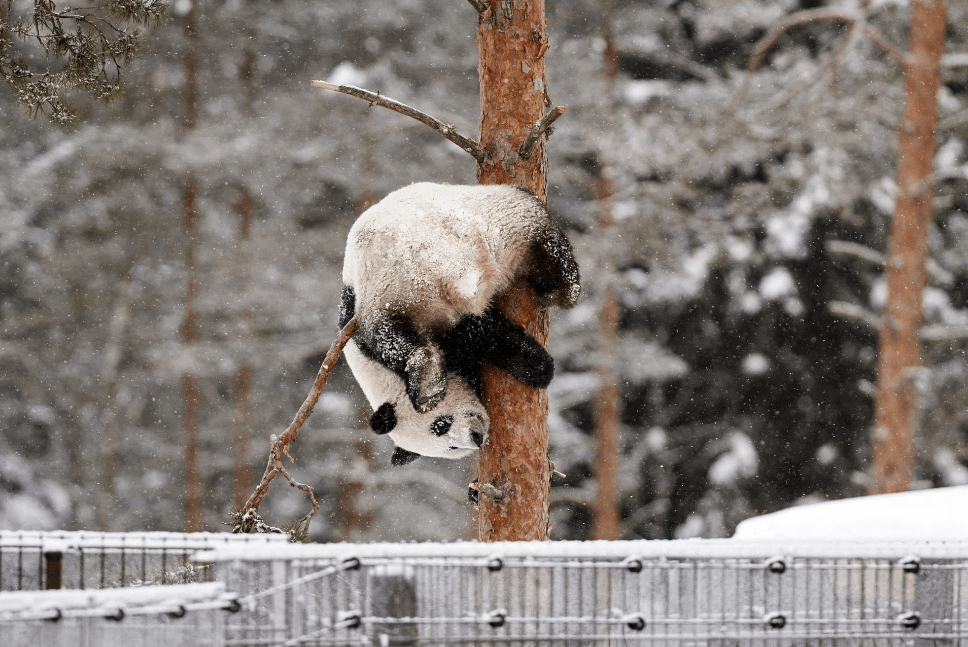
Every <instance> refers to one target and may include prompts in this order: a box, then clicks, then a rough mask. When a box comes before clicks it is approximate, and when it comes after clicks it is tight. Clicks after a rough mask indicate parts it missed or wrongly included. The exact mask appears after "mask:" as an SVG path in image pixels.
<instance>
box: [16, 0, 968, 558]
mask: <svg viewBox="0 0 968 647" xmlns="http://www.w3.org/2000/svg"><path fill="white" fill-rule="evenodd" d="M861 5H863V7H861ZM823 7H830V8H836V9H843V10H844V11H858V10H860V8H863V9H864V10H865V11H866V16H867V21H868V24H869V25H871V26H872V27H873V28H874V29H876V30H877V32H878V33H880V34H882V35H883V37H884V38H885V39H886V40H887V41H889V42H890V43H892V44H893V45H894V47H896V48H898V49H900V50H903V49H905V48H906V43H907V29H908V28H907V26H908V22H909V16H910V7H909V5H908V3H907V2H904V1H903V0H874V1H873V2H865V3H851V2H846V3H839V2H837V3H833V2H832V3H825V2H822V1H819V0H780V1H776V2H773V1H770V2H766V1H764V2H760V1H757V0H653V1H646V0H640V1H633V0H614V1H603V2H582V1H579V0H553V1H549V2H548V3H547V18H548V28H549V32H550V45H551V47H550V50H549V51H548V53H547V66H548V77H549V94H550V97H551V100H552V101H553V102H554V104H556V105H563V106H565V107H566V108H567V110H568V112H567V114H566V115H565V116H564V117H562V118H561V119H559V120H558V122H557V123H556V125H555V132H554V134H553V136H552V137H551V138H550V140H549V144H548V154H549V178H550V181H549V208H550V210H551V212H552V214H553V216H554V217H555V218H556V219H557V220H558V222H559V223H560V224H561V225H562V227H564V228H565V230H566V232H567V233H568V235H569V237H570V239H571V241H572V243H573V245H574V246H575V248H576V252H577V254H578V258H579V262H580V265H581V269H582V275H583V276H582V278H583V289H584V292H583V297H582V301H581V303H580V304H579V305H578V306H577V307H576V308H575V309H574V310H572V311H569V312H564V313H560V312H558V313H555V314H554V316H553V319H552V339H551V351H552V353H553V355H554V356H555V360H556V365H557V374H556V378H555V381H554V382H553V383H552V385H551V387H550V390H549V393H550V402H551V405H550V406H551V416H550V428H551V439H550V443H551V449H550V451H551V459H552V460H553V461H554V463H555V464H556V467H557V469H558V470H559V471H561V472H563V473H564V474H565V477H564V478H560V479H558V480H556V481H555V483H554V488H553V490H552V520H553V524H554V525H553V528H552V531H551V535H552V537H553V538H555V539H581V538H587V537H590V536H591V534H592V527H593V522H594V513H593V510H594V503H593V501H594V492H595V487H594V484H595V473H594V471H595V470H594V462H595V439H594V437H595V433H596V428H598V427H601V426H602V425H603V424H609V423H608V421H609V420H612V421H613V425H614V426H617V427H616V428H617V430H618V434H619V447H620V454H621V458H620V460H621V467H620V469H619V470H618V487H619V498H618V503H619V506H620V519H621V524H620V530H619V536H620V537H622V538H650V539H660V538H673V537H693V536H704V537H720V536H728V535H729V534H730V533H731V532H732V531H733V529H734V528H735V526H736V524H737V523H738V522H739V521H741V520H743V519H745V518H747V517H750V516H752V515H756V514H760V513H764V512H770V511H774V510H777V509H780V508H784V507H788V506H791V505H794V504H799V503H804V502H810V501H819V500H826V499H835V498H842V497H846V496H856V495H861V494H864V493H865V492H866V491H867V488H868V486H869V485H870V456H871V443H870V429H871V425H872V417H873V395H874V388H875V387H874V383H875V365H876V360H877V354H878V347H877V319H878V316H877V315H878V313H879V311H880V309H881V308H882V306H883V304H884V300H885V293H886V290H885V287H884V286H885V283H884V279H883V272H882V269H883V268H882V264H883V259H882V256H881V255H882V254H883V252H884V250H885V248H886V238H887V232H888V226H889V223H890V217H891V214H892V212H893V210H894V202H895V194H896V191H897V189H896V184H895V176H896V168H897V142H898V136H897V129H898V126H899V123H900V114H901V109H902V105H903V100H904V87H903V84H902V74H901V70H900V68H899V66H898V65H897V63H896V61H894V60H892V59H891V57H890V56H887V55H886V54H885V52H884V50H883V49H881V48H879V47H877V46H875V45H874V44H873V43H872V41H871V40H870V39H866V38H858V37H856V34H853V32H851V31H850V29H849V26H848V25H845V24H844V23H843V22H841V21H837V20H825V21H815V22H810V23H807V24H803V25H800V26H797V27H794V28H791V29H789V30H787V31H786V32H785V33H784V34H783V35H782V36H781V37H780V38H779V39H778V40H777V42H776V44H775V45H774V46H773V47H771V48H770V49H769V51H768V52H767V54H766V56H765V58H764V59H763V61H762V64H761V65H760V66H759V67H758V68H757V69H756V70H755V71H754V72H752V74H751V75H750V76H749V77H748V78H747V76H746V68H747V65H748V64H749V62H750V60H751V57H752V55H753V53H754V48H755V45H756V43H757V41H759V40H760V39H761V38H763V37H764V36H765V35H766V34H767V33H769V31H770V30H771V29H772V28H773V27H775V26H776V25H778V24H781V23H782V22H783V21H784V20H785V19H787V18H788V17H789V16H791V15H793V14H794V13H795V12H797V11H801V10H814V9H818V8H823ZM476 25H477V15H476V12H475V11H474V9H473V8H472V7H471V5H470V4H469V3H467V2H464V1H462V0H385V1H383V2H373V1H371V2H360V1H359V0H328V1H327V2H306V1H296V0H273V1H271V2H266V1H264V0H263V1H261V2H250V1H244V0H227V1H220V2H216V1H207V0H206V1H196V2H192V1H191V0H178V1H177V2H175V3H174V4H173V5H172V6H171V8H170V9H169V11H168V13H167V16H166V18H165V19H164V20H163V21H162V23H161V24H160V25H159V26H157V27H155V28H152V29H151V30H150V31H149V32H148V34H147V38H146V41H145V43H144V47H143V50H142V58H141V59H140V60H138V61H136V62H134V63H133V64H132V65H131V66H129V67H126V68H125V70H124V77H123V79H124V84H125V93H124V94H123V96H121V97H120V98H119V99H117V100H116V101H114V102H113V103H111V104H107V105H105V104H102V103H95V102H88V100H86V99H84V98H83V97H77V98H76V99H75V107H76V108H77V110H78V111H79V112H80V115H81V120H80V123H79V125H77V126H74V127H71V128H59V127H57V126H53V125H50V124H49V123H48V122H47V121H45V120H44V119H38V120H31V119H30V118H28V117H26V116H24V114H23V111H22V109H21V108H20V107H19V106H18V105H17V101H16V96H15V95H14V94H13V93H12V92H0V119H2V121H0V123H2V127H0V528H7V529H21V528H23V529H28V528H33V529H51V528H63V529H102V530H184V529H193V530H200V529H204V530H212V531H216V530H225V529H226V527H225V526H224V525H223V524H224V523H225V522H226V520H227V515H228V513H229V512H230V511H231V510H232V509H233V507H234V506H237V505H238V504H239V503H240V502H241V501H242V500H244V499H245V498H246V497H247V496H248V494H249V493H250V492H251V490H252V488H253V487H254V485H255V483H256V482H257V480H258V477H259V476H260V475H261V474H262V471H263V469H264V467H265V461H266V457H267V450H268V442H269V441H268V439H269V435H270V434H272V433H279V432H280V431H281V430H282V429H284V428H285V426H286V425H287V424H288V423H289V421H290V420H291V419H292V416H293V415H294V413H295V411H296V409H297V408H298V406H299V404H300V403H301V402H302V401H303V399H304V398H305V396H306V394H307V393H308V391H309V388H310V386H311V383H312V379H313V377H314V375H315V373H316V370H317V369H318V367H319V364H320V362H321V359H322V356H323V353H324V352H325V350H326V349H327V348H328V346H329V344H330V342H331V341H332V338H333V336H334V334H335V332H336V319H337V305H338V294H339V287H340V280H339V273H340V267H341V264H342V252H343V245H344V241H345V235H346V233H347V231H348V230H349V227H350V226H351V224H352V222H353V220H354V218H355V217H356V215H358V214H359V213H360V212H361V211H362V210H363V209H365V208H366V206H368V205H369V204H372V203H373V202H374V201H376V200H377V199H379V198H380V197H382V196H383V195H385V194H386V193H388V192H390V191H391V190H393V189H396V188H398V187H400V186H403V185H406V184H409V183H411V182H414V181H423V180H430V181H436V182H451V183H473V182H474V181H475V164H474V160H473V159H472V158H471V157H470V156H469V155H467V154H466V153H464V152H463V151H461V150H460V149H458V148H457V147H456V146H454V145H453V144H451V143H449V142H447V141H445V140H444V139H443V138H442V137H440V136H439V135H438V134H437V133H435V132H433V131H431V130H430V129H428V128H427V127H425V126H423V125H421V124H419V123H417V122H415V121H413V120H410V119H407V118H405V117H402V116H400V115H397V114H395V113H392V112H389V111H386V110H382V109H380V108H369V107H368V106H367V104H366V103H365V102H363V101H360V100H358V99H354V98H350V97H346V96H342V95H338V94H335V93H328V92H326V91H323V90H318V89H312V88H310V86H309V82H310V80H312V79H322V80H328V81H331V82H334V83H340V84H351V85H358V86H362V87H366V88H367V89H370V90H374V91H379V92H381V93H383V94H385V95H388V96H390V97H392V98H394V99H397V100H399V101H402V102H404V103H407V104H409V105H411V106H413V107H416V108H418V109H420V110H423V111H425V112H428V113H430V114H432V115H434V116H436V117H437V118H439V119H441V120H442V121H444V122H448V123H452V124H454V125H455V126H456V127H457V129H458V130H459V131H460V132H461V133H463V134H465V135H467V136H470V137H472V138H476V135H477V130H478V126H479V110H480V108H479V99H478V84H477V62H478V54H477V47H476V45H475V43H474V37H475V34H476ZM966 40H968V1H966V0H952V1H951V2H950V3H949V16H948V30H947V44H946V50H945V51H946V55H945V57H944V59H943V60H942V75H943V76H942V81H943V86H942V89H941V92H940V94H939V123H938V153H937V156H936V158H935V160H934V168H935V172H934V180H935V196H934V202H935V223H934V226H933V228H932V229H931V232H930V236H929V243H928V244H929V253H930V257H931V259H932V260H931V267H932V268H933V269H932V271H931V282H930V284H929V287H928V288H927V289H926V291H925V293H924V304H925V324H926V326H928V327H931V330H933V331H934V334H933V335H932V336H929V337H928V338H926V339H925V341H924V345H923V361H924V367H923V369H922V370H921V371H920V372H919V373H918V374H917V394H918V405H919V409H918V411H919V413H918V420H917V440H916V448H917V454H916V464H915V466H914V481H913V482H912V487H915V488H923V487H937V486H945V485H955V484H965V483H968V467H966V461H968V444H966V443H968V359H966V356H965V350H966V347H968V333H966V332H965V331H966V330H968V191H966V189H968V164H966V162H968V151H966V149H965V141H966V139H968V42H966ZM744 79H745V82H744ZM743 87H745V91H743ZM926 330H927V328H926ZM612 383H614V384H615V386H616V387H617V398H616V399H614V401H612V400H610V399H607V398H604V399H603V398H602V397H601V396H600V393H602V388H601V387H602V385H603V384H606V385H607V384H612ZM603 403H605V404H604V405H603ZM368 413H369V412H368V409H367V406H366V403H365V401H364V399H363V397H362V394H361V392H360V391H359V389H358V387H357V386H356V384H355V382H354V381H353V379H352V376H351V375H350V374H349V371H348V369H347V368H346V366H345V365H344V364H342V363H341V364H340V366H339V367H338V369H337V371H336V373H335V374H334V377H333V379H332V380H331V381H330V384H329V386H328V387H327V389H326V391H325V393H324V394H323V396H322V399H321V401H320V403H319V405H318V406H317V407H316V411H315V414H314V415H313V417H312V418H310V420H309V422H308V423H307V425H306V426H305V427H304V428H303V431H302V434H301V436H300V439H299V441H298V443H297V444H296V445H295V446H294V448H293V454H294V456H295V457H296V460H297V462H296V463H295V465H294V466H293V468H292V474H293V476H294V477H295V478H296V479H297V480H300V481H302V482H305V483H308V484H309V485H312V486H313V487H314V488H315V489H316V496H317V498H318V499H319V502H320V505H321V507H322V509H321V511H320V513H319V515H317V517H316V518H315V519H314V520H313V525H312V533H311V539H314V540H320V541H331V540H341V539H348V540H428V539H436V540H447V539H461V538H465V537H468V536H469V532H470V531H469V527H470V524H469V519H470V518H471V517H472V516H473V514H474V512H473V510H472V509H471V508H470V507H469V506H468V504H467V503H466V495H465V493H466V485H467V483H468V482H469V480H470V479H472V478H473V472H474V469H475V466H474V462H473V460H470V461H462V462H450V461H445V460H441V459H427V458H424V459H421V460H419V461H417V462H416V463H413V464H412V465H410V466H407V467H402V468H391V467H390V465H389V454H390V451H391V443H390V441H389V440H388V439H386V438H385V437H384V438H380V437H376V436H373V435H372V434H371V433H369V432H368V431H366V430H365V424H364V421H365V419H366V416H367V415H368ZM195 484H197V487H196V485H195ZM307 506H308V503H307V501H306V500H305V498H304V497H303V495H302V494H301V493H300V492H297V491H292V490H291V488H288V487H286V486H285V485H284V484H281V483H278V482H277V483H275V484H274V485H273V490H272V491H271V492H270V495H269V497H268V498H267V500H266V503H265V504H264V505H263V507H262V512H263V515H264V516H265V517H266V519H267V520H268V521H269V522H270V523H275V524H281V523H283V522H284V521H286V520H289V519H295V518H297V517H299V516H302V514H304V513H305V512H306V511H307V509H308V508H307Z"/></svg>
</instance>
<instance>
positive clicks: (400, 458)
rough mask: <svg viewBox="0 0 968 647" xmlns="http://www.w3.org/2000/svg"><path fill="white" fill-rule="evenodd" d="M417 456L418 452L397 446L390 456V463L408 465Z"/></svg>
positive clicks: (397, 465)
mask: <svg viewBox="0 0 968 647" xmlns="http://www.w3.org/2000/svg"><path fill="white" fill-rule="evenodd" d="M418 458H420V454H414V453H413V452H408V451H407V450H406V449H404V448H403V447H397V448H396V449H394V450H393V456H391V457H390V464H391V465H395V466H396V467H400V466H401V465H409V464H410V463H412V462H414V461H415V460H417V459H418Z"/></svg>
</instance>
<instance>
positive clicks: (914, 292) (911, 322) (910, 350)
mask: <svg viewBox="0 0 968 647" xmlns="http://www.w3.org/2000/svg"><path fill="white" fill-rule="evenodd" d="M946 15H947V3H946V2H945V1H944V0H916V1H915V2H912V3H911V28H910V36H909V41H908V59H907V64H906V66H905V70H904V90H905V106H904V116H903V122H902V125H901V128H900V132H899V141H898V174H897V178H898V179H897V184H898V190H899V194H898V199H897V205H896V207H895V211H894V216H893V219H892V221H891V236H890V241H889V243H888V247H889V249H888V257H887V263H886V276H887V304H886V305H885V308H884V316H883V323H882V326H881V331H880V355H879V359H878V366H877V400H876V402H875V412H874V428H873V431H872V439H871V440H872V448H873V452H872V458H871V463H872V472H873V475H872V476H873V478H872V481H871V485H870V492H871V493H872V494H878V493H884V492H901V491H904V490H907V489H908V486H909V485H910V482H911V475H912V471H913V465H914V456H915V451H914V431H915V430H914V427H915V424H916V416H917V397H916V393H915V384H914V378H915V371H916V370H917V368H918V367H919V366H920V364H921V355H920V344H919V341H920V339H919V338H920V334H921V324H922V294H923V292H924V286H925V284H926V282H927V272H926V269H925V263H926V261H927V244H928V233H929V231H930V227H931V221H932V219H933V213H932V205H931V201H932V196H933V186H932V184H933V183H932V180H931V174H932V168H933V162H934V154H935V149H936V146H937V143H936V141H935V126H936V124H937V95H938V88H939V85H940V82H941V81H940V73H939V65H940V61H941V55H942V53H943V52H944V41H945V26H946Z"/></svg>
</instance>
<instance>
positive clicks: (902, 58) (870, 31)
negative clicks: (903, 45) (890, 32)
mask: <svg viewBox="0 0 968 647" xmlns="http://www.w3.org/2000/svg"><path fill="white" fill-rule="evenodd" d="M864 34H866V35H867V37H868V38H870V39H871V42H872V43H874V44H875V45H877V46H878V47H880V48H881V49H882V50H884V53H885V54H887V55H888V56H890V57H891V58H892V59H894V62H895V63H897V64H898V65H900V66H901V67H902V68H903V67H904V66H906V65H907V63H908V60H907V56H906V55H905V54H904V52H902V51H901V50H899V49H898V48H896V47H894V45H892V44H891V42H890V41H889V40H887V38H886V37H885V36H884V34H882V33H881V32H879V31H877V30H876V29H874V28H873V27H872V26H870V25H869V24H868V23H867V22H865V23H864Z"/></svg>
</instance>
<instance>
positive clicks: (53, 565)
mask: <svg viewBox="0 0 968 647" xmlns="http://www.w3.org/2000/svg"><path fill="white" fill-rule="evenodd" d="M44 562H45V564H44V566H45V568H44V570H45V572H46V574H47V577H46V586H45V588H46V589H47V590H48V591H53V590H56V589H59V588H61V582H62V573H61V567H62V566H63V564H64V553H63V552H62V551H59V550H45V551H44Z"/></svg>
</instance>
